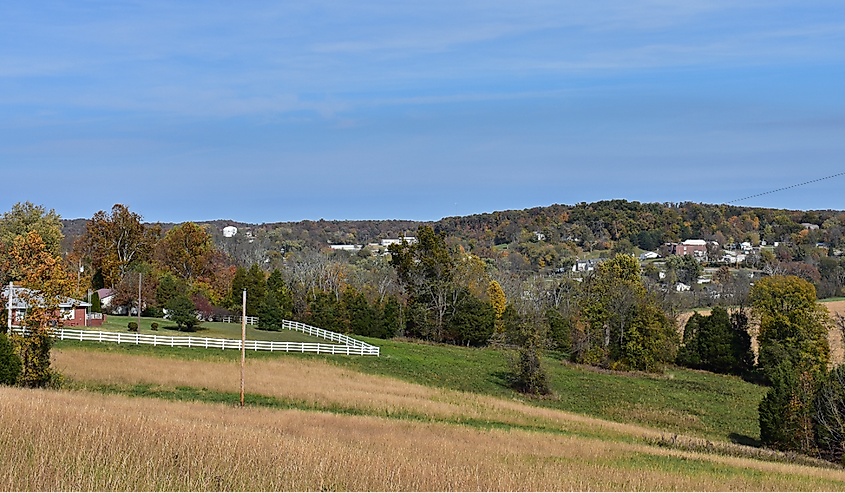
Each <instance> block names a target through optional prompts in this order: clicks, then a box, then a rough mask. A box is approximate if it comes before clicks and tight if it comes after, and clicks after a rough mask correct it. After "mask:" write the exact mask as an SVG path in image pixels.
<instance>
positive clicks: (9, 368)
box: [0, 334, 21, 385]
mask: <svg viewBox="0 0 845 493" xmlns="http://www.w3.org/2000/svg"><path fill="white" fill-rule="evenodd" d="M20 373H21V359H20V358H19V357H18V355H17V354H15V348H14V346H12V343H11V342H10V341H9V339H8V338H7V337H6V335H5V334H0V385H14V384H15V383H17V381H18V376H19V375H20Z"/></svg>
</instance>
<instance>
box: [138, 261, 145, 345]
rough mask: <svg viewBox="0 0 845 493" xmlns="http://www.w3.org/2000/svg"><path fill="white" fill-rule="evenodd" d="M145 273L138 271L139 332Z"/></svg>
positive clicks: (139, 330)
mask: <svg viewBox="0 0 845 493" xmlns="http://www.w3.org/2000/svg"><path fill="white" fill-rule="evenodd" d="M143 275H144V274H142V273H140V272H139V273H138V332H139V333H140V332H141V276H143Z"/></svg>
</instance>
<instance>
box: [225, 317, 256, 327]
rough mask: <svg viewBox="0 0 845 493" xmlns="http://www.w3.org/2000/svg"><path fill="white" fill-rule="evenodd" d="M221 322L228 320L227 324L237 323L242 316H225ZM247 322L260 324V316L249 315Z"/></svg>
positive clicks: (248, 323)
mask: <svg viewBox="0 0 845 493" xmlns="http://www.w3.org/2000/svg"><path fill="white" fill-rule="evenodd" d="M220 321H221V322H226V323H227V324H231V323H236V322H240V321H241V317H223V318H222V319H220ZM246 324H247V325H258V317H250V316H249V315H247V316H246Z"/></svg>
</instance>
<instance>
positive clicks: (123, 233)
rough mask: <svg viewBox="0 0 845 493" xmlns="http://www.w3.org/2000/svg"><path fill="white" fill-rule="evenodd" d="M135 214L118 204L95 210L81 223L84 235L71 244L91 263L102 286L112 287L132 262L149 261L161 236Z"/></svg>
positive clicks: (159, 230)
mask: <svg viewBox="0 0 845 493" xmlns="http://www.w3.org/2000/svg"><path fill="white" fill-rule="evenodd" d="M142 219H143V218H142V217H141V216H140V215H139V214H136V213H134V212H131V211H130V210H129V208H128V207H126V206H125V205H122V204H115V205H114V207H112V210H111V212H105V211H99V212H98V213H96V214H94V217H92V218H91V220H90V221H88V222H87V223H86V225H85V234H84V235H82V237H80V239H79V240H77V242H76V243H75V244H74V249H75V250H79V251H80V252H81V253H80V255H89V256H90V257H91V263H92V266H93V268H94V269H95V270H97V271H98V272H99V273H100V275H102V277H103V282H104V284H105V285H106V286H114V285H116V284H117V283H118V282H120V280H121V279H123V276H125V275H126V272H127V271H128V270H129V266H130V265H131V264H132V263H134V262H146V261H149V260H150V258H151V256H152V254H153V250H154V248H155V245H156V242H157V241H158V239H159V237H160V236H161V227H160V226H158V225H154V226H146V225H144V224H143V223H142V222H141V221H142Z"/></svg>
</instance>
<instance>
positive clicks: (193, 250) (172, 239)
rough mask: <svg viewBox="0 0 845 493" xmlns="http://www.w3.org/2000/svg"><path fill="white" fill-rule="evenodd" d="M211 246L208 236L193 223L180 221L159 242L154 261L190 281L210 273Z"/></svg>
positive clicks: (212, 251)
mask: <svg viewBox="0 0 845 493" xmlns="http://www.w3.org/2000/svg"><path fill="white" fill-rule="evenodd" d="M213 254H214V246H213V245H212V244H211V235H209V234H208V232H207V231H206V230H205V229H204V228H203V227H202V226H198V225H197V224H195V223H192V222H187V223H183V224H180V225H178V226H176V227H174V228H173V229H171V230H170V231H168V232H167V234H166V235H165V236H164V238H162V239H161V241H159V242H158V245H157V247H156V261H157V262H158V263H159V265H161V266H162V267H164V268H165V269H167V270H169V271H170V272H173V273H174V274H175V275H176V276H178V277H179V278H181V279H183V280H185V281H187V282H188V283H189V284H190V283H192V282H193V281H194V280H196V279H197V278H198V277H200V276H207V275H208V274H209V273H210V268H211V264H210V261H211V258H212V255H213Z"/></svg>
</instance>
